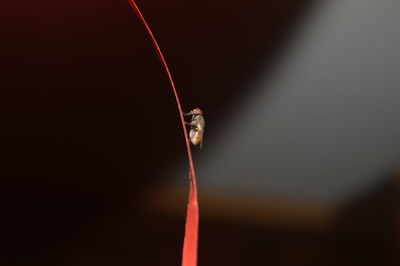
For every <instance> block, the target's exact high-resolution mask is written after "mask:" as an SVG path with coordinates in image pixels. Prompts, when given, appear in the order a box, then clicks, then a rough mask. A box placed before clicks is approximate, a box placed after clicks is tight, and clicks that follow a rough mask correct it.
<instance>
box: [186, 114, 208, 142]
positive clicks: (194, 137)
mask: <svg viewBox="0 0 400 266" xmlns="http://www.w3.org/2000/svg"><path fill="white" fill-rule="evenodd" d="M183 115H184V116H192V118H191V121H190V123H187V122H185V124H186V125H189V126H190V132H189V138H190V142H192V144H193V145H197V144H199V143H200V149H201V148H202V147H203V135H204V127H205V122H204V117H203V111H202V110H201V109H200V108H195V109H193V110H192V111H190V112H189V113H184V114H183Z"/></svg>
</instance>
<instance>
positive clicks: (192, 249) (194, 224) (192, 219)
mask: <svg viewBox="0 0 400 266" xmlns="http://www.w3.org/2000/svg"><path fill="white" fill-rule="evenodd" d="M127 1H128V3H129V4H130V6H131V7H132V8H133V10H134V11H135V12H136V14H137V16H138V17H139V19H140V21H141V22H142V24H143V25H144V27H145V28H146V30H147V33H148V34H149V36H150V39H151V41H152V42H153V46H154V49H155V50H156V53H157V55H158V57H159V59H160V61H161V64H162V66H163V67H164V70H165V73H166V74H167V76H168V79H169V82H170V84H171V87H172V91H173V92H174V95H175V100H176V104H177V106H178V110H179V116H180V118H181V122H182V129H183V134H184V136H185V141H186V149H187V155H188V159H189V181H190V191H189V199H188V206H187V215H186V226H185V239H184V243H183V254H182V266H196V265H197V243H198V231H199V207H198V201H197V184H196V173H195V171H194V164H193V158H192V151H191V148H190V141H189V137H188V134H187V131H186V126H185V119H184V117H183V112H182V107H181V103H180V100H179V96H178V92H177V90H176V87H175V83H174V80H173V79H172V75H171V72H170V71H169V68H168V64H167V61H166V60H165V58H164V55H163V53H162V52H161V48H160V46H159V45H158V43H157V40H156V38H155V37H154V35H153V33H152V31H151V29H150V27H149V25H148V24H147V22H146V20H145V18H144V17H143V15H142V12H140V9H139V7H138V6H137V5H136V3H135V1H134V0H127Z"/></svg>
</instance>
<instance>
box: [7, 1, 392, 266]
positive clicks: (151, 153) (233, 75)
mask: <svg viewBox="0 0 400 266" xmlns="http://www.w3.org/2000/svg"><path fill="white" fill-rule="evenodd" d="M137 2H138V4H139V6H140V7H141V8H142V11H143V13H144V15H145V16H146V17H147V19H148V22H149V24H150V26H151V27H152V28H153V31H154V33H155V35H156V36H157V38H158V39H159V43H160V45H161V47H162V49H163V51H164V52H165V56H166V58H167V60H168V62H169V64H170V67H171V69H172V74H173V75H174V78H175V81H176V84H177V87H178V89H179V92H180V95H181V100H182V103H183V108H184V109H185V110H189V109H191V108H193V107H195V106H199V107H201V108H203V109H204V110H205V112H206V113H207V114H213V115H209V116H207V126H208V128H211V130H208V131H207V134H208V136H207V137H209V138H213V137H214V136H216V135H217V134H219V130H221V128H220V127H219V126H218V124H219V122H220V121H221V120H223V119H224V116H225V114H226V113H227V112H229V110H231V109H232V108H233V107H234V105H235V103H237V102H239V101H240V99H241V97H245V96H246V94H247V93H249V91H247V87H246V86H244V84H246V83H247V82H249V81H251V80H252V78H253V77H255V76H256V75H257V74H258V71H259V68H260V64H261V63H260V62H265V61H268V62H270V64H271V66H272V65H273V63H274V60H275V58H276V57H277V56H279V54H280V53H281V52H282V51H283V50H284V47H285V44H286V40H287V37H288V36H290V34H291V32H292V31H293V30H295V29H296V27H297V25H299V24H301V22H302V18H304V17H305V16H306V15H307V12H308V11H309V10H310V8H312V7H313V5H314V4H315V3H314V2H313V1H306V0H303V1H289V0H285V1H258V0H254V1H247V2H246V3H241V2H232V1H209V2H205V1H177V0H175V1H173V0H168V1H137ZM0 34H1V43H0V58H1V69H0V70H1V80H0V84H1V91H0V121H1V126H0V140H1V142H0V176H1V179H0V180H1V181H0V210H1V222H0V247H1V248H0V264H1V265H97V266H100V265H121V266H122V265H161V264H163V265H179V263H180V252H181V251H180V250H181V246H182V236H183V225H184V215H183V212H180V213H175V214H158V213H156V214H152V213H151V212H149V211H148V210H147V211H143V206H142V205H143V204H142V203H143V199H142V196H143V193H142V191H147V190H148V189H149V188H150V190H151V186H152V185H153V184H157V183H158V182H159V181H162V180H163V178H164V173H165V170H166V169H167V167H168V166H169V165H171V164H172V163H174V162H175V161H176V160H183V158H184V142H183V136H182V133H181V129H180V124H179V120H178V113H177V109H176V106H175V102H174V98H173V95H172V93H171V90H170V88H169V85H168V83H167V80H166V76H165V74H164V72H163V70H162V68H161V66H160V63H159V62H158V59H157V57H156V55H155V53H154V51H153V48H152V46H151V43H150V42H149V39H148V36H147V35H146V32H145V31H144V29H143V27H142V25H140V23H139V21H138V19H137V18H136V16H135V14H134V13H133V12H132V10H131V9H130V7H129V6H128V4H127V3H126V2H124V1H122V0H120V1H119V0H117V1H115V0H114V1H113V0H99V1H93V0H81V1H63V0H57V1H46V0H42V1H35V2H32V1H8V2H4V3H2V4H1V9H0ZM263 66H264V65H263ZM196 152H197V151H196ZM146 189H147V190H146ZM377 193H378V194H379V193H384V194H386V192H377ZM390 193H392V194H393V193H394V194H393V195H395V194H396V193H397V192H390ZM377 197H378V198H379V196H377ZM392 201H393V199H392ZM374 202H379V199H378V200H374ZM181 204H182V209H183V207H184V205H185V202H182V203H181ZM396 206H397V205H396ZM356 209H358V207H357V208H356ZM397 210H398V209H397ZM395 212H396V209H395V207H394V209H390V210H388V213H395ZM388 215H389V214H388ZM390 215H391V214H390ZM366 217H367V218H366V219H368V215H367V216H366ZM349 219H351V218H349ZM388 219H389V220H393V219H395V218H388ZM363 221H364V220H363ZM349 223H350V224H352V223H354V222H352V221H351V222H349ZM357 223H358V221H357ZM360 223H362V222H360ZM382 227H385V226H382ZM338 228H339V229H337V230H339V233H332V232H334V231H332V232H331V231H330V232H328V233H327V232H325V231H324V232H323V233H320V232H318V233H317V232H314V231H312V230H300V229H299V230H287V229H277V228H276V227H274V226H268V225H265V226H260V225H257V226H253V225H247V224H241V223H238V222H236V223H235V222H229V221H221V220H219V221H214V220H213V219H208V220H204V221H202V229H201V235H200V265H330V264H329V263H328V262H327V261H326V259H324V258H325V256H328V255H329V256H330V257H329V258H331V260H330V261H331V262H332V263H333V264H332V265H347V264H345V262H346V261H347V259H345V258H346V257H345V256H344V257H341V256H342V255H340V254H341V253H340V252H339V251H340V249H339V248H337V247H338V246H339V247H340V246H341V244H340V243H342V242H340V241H344V242H347V241H346V240H343V239H342V238H339V240H336V238H335V237H336V236H337V235H339V236H340V235H341V234H344V236H345V237H344V238H345V239H346V236H348V235H350V234H348V233H346V232H347V231H346V230H345V229H341V227H340V226H338ZM346 228H347V227H346ZM350 228H351V227H350ZM350 231H351V232H353V230H350ZM342 232H345V233H342ZM391 232H392V231H391ZM389 235H390V234H389ZM224 237H225V238H224ZM388 238H390V237H388ZM225 239H228V241H227V240H225ZM379 240H380V238H379V237H378V238H376V239H375V238H373V240H371V242H372V243H373V242H374V241H379ZM385 240H386V238H385ZM357 241H358V240H357ZM357 241H356V242H355V243H356V244H355V245H354V246H352V247H349V248H350V249H351V248H354V249H356V250H357V251H358V252H360V253H361V255H360V256H361V257H364V256H366V254H365V253H363V251H364V249H362V247H361V246H360V245H359V242H357ZM390 241H392V240H388V242H387V243H389V244H388V245H389V247H388V248H387V249H382V250H378V251H376V250H375V249H374V248H372V250H374V252H375V251H376V252H378V253H376V254H378V255H377V257H378V258H381V257H385V258H387V257H389V259H388V260H387V262H386V263H385V264H380V263H379V262H376V263H377V264H376V263H374V264H370V265H395V264H394V263H395V258H394V257H393V258H392V257H390V256H392V254H393V253H390V249H391V248H393V247H394V244H392V242H390ZM393 241H394V240H393ZM337 243H339V244H337ZM385 243H386V242H385ZM393 243H394V242H393ZM266 250H267V251H268V252H271V253H272V254H274V255H273V256H267V257H266V256H265V255H264V254H265V251H266ZM338 250H339V251H338ZM366 250H369V249H366ZM336 251H338V253H337V254H339V255H335V254H336ZM379 252H380V253H379ZM386 252H389V253H390V254H389V255H387V254H386ZM268 254H270V253H268ZM327 254H328V255H327ZM381 255H382V256H381ZM383 255H387V256H383ZM335 259H337V260H338V261H339V262H337V263H335V262H334V261H335ZM358 261H359V260H358ZM368 261H369V260H367V262H368ZM378 261H379V260H378ZM365 263H366V262H365ZM365 263H364V264H359V265H367V264H365ZM348 265H358V264H356V263H354V261H353V262H352V263H349V264H348ZM368 265H369V264H368Z"/></svg>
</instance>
